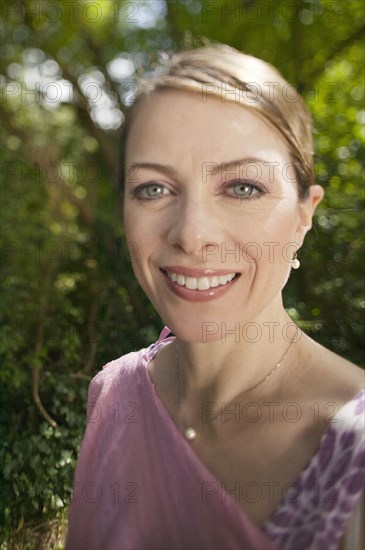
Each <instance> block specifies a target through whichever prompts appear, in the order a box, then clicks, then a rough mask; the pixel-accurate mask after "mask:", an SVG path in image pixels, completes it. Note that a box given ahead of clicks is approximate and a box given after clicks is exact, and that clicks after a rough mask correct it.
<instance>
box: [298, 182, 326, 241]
mask: <svg viewBox="0 0 365 550" xmlns="http://www.w3.org/2000/svg"><path fill="white" fill-rule="evenodd" d="M323 196H324V189H323V187H322V186H321V185H311V186H310V187H309V195H308V197H307V198H306V199H305V200H303V201H300V202H299V223H298V227H297V231H296V238H295V241H296V242H297V243H298V244H299V247H301V246H302V244H303V241H304V237H305V236H306V234H307V232H308V231H309V230H310V228H311V227H312V218H313V214H314V211H315V209H316V207H317V206H318V204H319V203H320V202H321V200H322V199H323Z"/></svg>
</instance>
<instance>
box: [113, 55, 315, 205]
mask: <svg viewBox="0 0 365 550" xmlns="http://www.w3.org/2000/svg"><path fill="white" fill-rule="evenodd" d="M162 89H178V90H186V91H190V92H194V93H200V94H201V97H202V101H203V102H205V101H208V100H209V98H210V97H216V98H217V99H220V100H221V101H223V102H225V101H235V102H236V103H239V104H242V105H243V106H245V107H246V108H250V109H252V110H253V111H254V112H255V113H256V114H257V115H259V116H260V117H262V118H263V119H264V120H265V121H266V122H268V123H269V124H271V125H272V126H273V127H274V128H275V129H276V130H278V131H279V133H280V134H281V136H282V137H283V138H284V141H285V143H286V144H287V146H288V150H289V153H290V156H291V158H292V162H293V167H294V170H295V174H296V180H297V185H298V195H299V198H300V199H305V198H306V197H307V196H308V188H309V186H310V185H312V184H313V183H314V175H313V151H312V148H313V141H312V120H311V115H310V113H309V111H308V109H307V108H306V106H305V103H304V101H303V99H302V98H301V96H300V95H299V93H298V92H297V91H296V90H295V88H294V87H293V86H291V85H290V84H289V83H288V82H287V81H286V80H285V79H284V78H283V76H282V75H281V74H280V73H279V71H278V70H277V69H275V67H273V66H272V65H270V63H267V62H266V61H263V60H261V59H258V58H256V57H253V56H251V55H248V54H245V53H242V52H240V51H238V50H236V49H235V48H232V47H231V46H228V45H226V44H209V45H207V46H203V47H199V48H196V49H189V50H185V51H180V52H177V53H175V54H174V55H173V56H172V58H171V59H170V60H169V61H168V62H167V63H165V64H164V65H161V67H159V68H158V72H157V74H153V75H151V76H149V77H147V78H146V77H145V78H141V79H140V80H139V82H138V86H137V93H136V95H135V99H134V103H133V105H132V106H131V107H130V108H129V110H128V112H127V114H126V120H125V122H124V125H123V136H122V166H121V168H122V170H121V175H122V187H123V185H124V179H123V178H124V159H125V147H126V143H127V139H128V133H129V130H130V127H131V124H132V122H133V118H134V116H135V113H136V110H137V109H138V106H139V105H140V104H141V103H142V102H143V99H144V98H147V97H149V96H151V94H152V93H156V92H158V90H162Z"/></svg>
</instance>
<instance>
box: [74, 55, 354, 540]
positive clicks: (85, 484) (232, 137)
mask: <svg viewBox="0 0 365 550" xmlns="http://www.w3.org/2000/svg"><path fill="white" fill-rule="evenodd" d="M124 139H125V141H124V143H125V150H124V160H123V163H124V166H125V182H124V224H125V231H126V238H127V242H128V245H129V248H130V251H131V256H132V260H133V269H134V272H135V275H136V277H137V279H138V281H139V283H140V285H141V287H142V288H143V290H144V292H145V293H146V295H147V296H148V298H149V299H150V301H151V303H152V304H153V306H154V307H155V309H156V311H157V312H158V314H159V315H160V317H161V319H162V320H163V322H164V323H165V325H166V326H165V328H164V329H163V330H162V332H161V334H160V338H159V340H158V342H156V343H154V344H151V346H149V348H147V349H143V350H139V351H136V352H133V353H130V354H128V355H125V356H123V357H121V358H119V359H117V360H115V361H112V362H111V363H108V365H106V366H105V367H104V369H103V371H101V372H99V373H98V374H97V375H96V376H95V378H94V379H93V381H92V382H91V384H90V388H89V398H88V407H89V409H88V426H87V430H86V433H85V436H84V440H83V444H82V447H81V451H80V456H79V461H78V465H77V469H76V473H75V484H74V496H73V502H72V504H71V509H70V521H69V532H68V539H67V545H66V548H67V549H71V548H88V549H90V548H98V549H103V550H104V549H111V548H113V549H117V548H118V549H119V548H120V549H123V550H127V549H138V550H142V549H145V550H150V549H156V550H157V549H158V550H160V549H169V550H174V549H194V550H195V549H196V550H198V549H199V550H200V549H207V550H208V549H209V550H211V549H217V550H218V549H219V550H223V549H224V550H235V549H242V548H244V549H257V550H263V549H269V548H270V549H274V548H280V549H288V550H289V549H290V550H298V549H309V548H310V549H321V550H322V549H326V550H328V549H337V548H340V547H341V548H351V550H355V549H358V548H360V537H361V533H360V530H359V525H360V524H361V522H359V521H358V514H359V511H360V502H361V498H360V497H361V493H362V479H363V477H362V476H363V462H364V461H363V457H364V445H363V442H364V435H363V429H362V425H363V424H362V423H363V416H362V414H361V413H362V411H363V409H364V391H362V389H363V386H364V378H363V371H362V370H361V369H360V368H358V367H357V366H355V365H353V364H352V363H350V362H348V361H347V360H345V359H343V358H341V357H339V356H337V355H336V354H334V353H332V352H331V351H329V350H327V349H325V348H323V347H322V346H320V345H319V344H317V343H316V342H314V341H313V340H312V339H310V338H309V337H308V336H307V335H305V334H304V333H303V332H302V331H300V330H299V328H298V327H296V326H295V324H294V323H293V322H292V321H291V320H290V318H289V317H288V315H287V313H286V311H285V309H284V307H283V302H282V294H281V293H282V289H283V287H284V286H285V284H286V282H287V280H288V278H289V276H290V273H291V269H292V268H298V267H299V261H298V259H297V257H296V256H297V251H298V250H299V248H300V247H301V246H302V244H303V241H304V238H305V235H306V233H307V232H308V230H309V229H310V228H311V223H312V216H313V213H314V211H315V208H316V206H317V205H318V203H319V202H320V200H321V199H322V197H323V189H322V188H321V187H320V186H319V185H316V184H315V183H314V180H313V160H312V138H311V121H310V116H309V114H308V112H307V110H306V107H305V105H304V103H303V101H302V99H301V98H300V97H299V96H298V95H297V93H296V92H295V90H294V89H293V88H292V87H291V86H290V85H289V84H288V83H287V82H286V81H285V80H284V79H283V77H282V76H281V75H280V74H279V73H278V72H277V71H276V69H274V68H273V67H272V66H271V65H269V64H267V63H265V62H264V61H261V60H259V59H256V58H254V57H251V56H248V55H245V54H243V53H241V52H238V51H237V50H235V49H233V48H231V47H229V46H225V45H214V46H213V45H212V46H207V47H203V48H199V49H196V50H192V51H185V52H181V53H178V54H176V55H175V56H174V57H173V58H172V59H171V61H170V62H169V63H168V64H167V66H166V67H165V68H164V70H163V71H162V72H160V73H159V74H158V75H155V76H153V77H150V78H149V79H147V80H146V81H144V82H142V84H141V87H140V89H139V93H138V95H137V97H136V101H135V103H134V105H133V107H132V108H131V110H130V112H129V114H128V118H127V121H126V124H125V138H124ZM171 331H172V332H173V333H174V334H175V335H176V336H169V337H168V334H169V333H170V332H171ZM331 419H332V421H331ZM354 535H356V537H357V539H356V540H355V542H354V540H353V538H351V537H353V536H354Z"/></svg>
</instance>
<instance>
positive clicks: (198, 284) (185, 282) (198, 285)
mask: <svg viewBox="0 0 365 550" xmlns="http://www.w3.org/2000/svg"><path fill="white" fill-rule="evenodd" d="M166 273H167V276H168V277H169V279H171V281H173V282H174V283H177V284H178V285H180V286H185V287H186V288H189V289H190V290H208V289H209V288H214V287H217V286H219V285H226V284H227V283H228V282H229V281H232V279H234V278H235V276H236V274H235V273H230V274H229V275H220V276H219V277H216V276H213V277H199V278H196V277H185V275H181V274H180V273H169V272H168V271H167V272H166Z"/></svg>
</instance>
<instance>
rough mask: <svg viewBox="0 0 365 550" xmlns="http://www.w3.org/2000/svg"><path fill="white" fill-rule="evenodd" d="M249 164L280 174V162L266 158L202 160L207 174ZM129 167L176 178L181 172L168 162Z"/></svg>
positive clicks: (141, 163)
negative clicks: (150, 170)
mask: <svg viewBox="0 0 365 550" xmlns="http://www.w3.org/2000/svg"><path fill="white" fill-rule="evenodd" d="M241 164H242V165H248V164H251V165H252V164H261V165H262V164H263V165H264V166H269V167H270V169H273V170H274V172H277V174H278V175H279V174H280V171H279V169H278V166H279V164H280V163H279V162H269V161H267V160H265V159H262V158H259V157H244V158H242V159H235V160H230V161H228V162H227V161H225V162H221V163H219V164H217V163H216V162H213V161H205V162H202V169H203V171H204V172H205V174H206V175H207V174H209V175H214V174H216V173H217V172H218V171H222V172H223V171H226V170H229V169H231V168H233V167H235V166H237V165H241ZM128 167H129V168H134V169H135V168H149V169H152V170H158V171H160V172H162V173H164V174H167V175H168V176H171V177H173V178H175V179H178V177H179V174H178V172H177V170H176V169H175V168H174V167H173V166H169V165H167V164H159V163H157V162H129V163H128Z"/></svg>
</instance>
